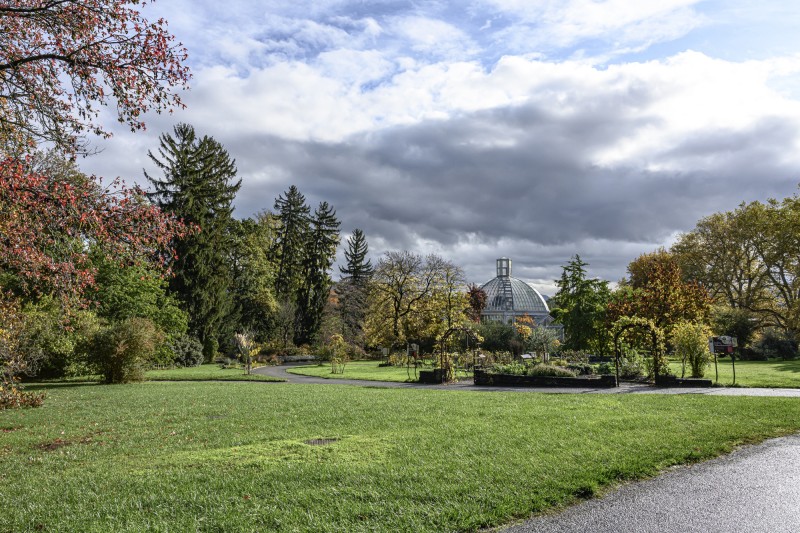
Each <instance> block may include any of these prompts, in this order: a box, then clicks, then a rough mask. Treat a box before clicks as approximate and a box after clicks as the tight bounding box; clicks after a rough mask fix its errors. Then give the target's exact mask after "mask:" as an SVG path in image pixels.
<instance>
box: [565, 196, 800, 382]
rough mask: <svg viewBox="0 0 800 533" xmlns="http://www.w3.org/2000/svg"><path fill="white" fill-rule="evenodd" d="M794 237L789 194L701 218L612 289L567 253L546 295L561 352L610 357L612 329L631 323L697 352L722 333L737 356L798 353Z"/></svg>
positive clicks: (798, 250) (798, 205) (798, 208)
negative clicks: (733, 342) (560, 329)
mask: <svg viewBox="0 0 800 533" xmlns="http://www.w3.org/2000/svg"><path fill="white" fill-rule="evenodd" d="M798 235H800V198H798V197H797V196H796V195H795V196H792V197H789V198H784V199H783V200H780V201H779V200H769V201H767V202H766V203H762V202H752V203H749V204H742V205H740V206H739V207H738V208H737V209H735V210H733V211H728V212H724V213H715V214H713V215H711V216H709V217H706V218H703V219H702V220H700V221H699V222H698V223H697V225H696V227H695V228H694V229H693V230H692V231H689V232H687V233H685V234H683V235H681V236H680V237H679V239H678V240H677V242H676V243H675V244H674V245H673V246H672V247H670V249H668V250H667V249H664V248H661V249H658V250H656V251H654V252H651V253H647V254H643V255H642V256H640V257H638V258H636V259H635V260H633V261H632V262H631V263H630V264H629V265H628V269H627V272H628V275H627V276H626V277H625V278H624V279H622V280H621V281H620V282H619V284H618V286H617V288H616V289H614V290H612V289H611V288H610V285H609V283H608V282H607V281H604V280H598V279H594V278H589V277H588V276H587V270H586V267H587V266H588V264H587V263H586V262H584V261H583V260H581V258H580V257H579V256H575V257H574V258H573V259H572V260H571V261H569V263H568V264H567V265H565V266H564V268H563V273H562V276H561V279H559V280H557V281H556V284H557V286H558V288H559V290H558V293H557V294H556V295H555V297H554V298H553V299H551V300H550V306H551V310H552V314H553V315H554V316H555V317H556V321H557V322H559V323H561V324H563V325H564V328H565V348H567V349H571V350H578V351H585V352H590V353H597V354H609V355H610V354H611V353H612V351H613V349H614V346H613V335H614V333H615V325H617V329H619V327H620V324H629V323H631V321H634V320H639V321H646V322H648V323H649V324H651V325H652V327H654V328H657V329H658V330H659V331H660V332H661V333H662V334H663V338H664V339H663V340H664V348H665V349H666V350H668V351H671V352H672V351H674V350H675V349H676V347H677V346H679V345H681V343H682V342H683V343H685V342H687V338H688V337H691V338H692V339H693V340H692V342H693V343H694V346H695V348H696V351H698V352H699V351H703V350H704V351H705V353H707V349H705V348H703V346H704V343H707V340H708V336H710V335H728V336H732V337H736V338H737V339H738V345H739V349H738V350H737V354H738V356H740V357H745V358H757V359H764V358H768V357H784V358H794V357H797V356H798V335H800V300H798V298H800V261H799V260H798V258H800V240H799V239H798ZM623 345H624V343H623ZM624 346H625V345H624ZM624 346H623V347H624ZM635 358H636V357H635V355H631V359H635ZM643 363H644V362H642V361H639V366H642V364H643ZM633 366H636V365H633ZM641 370H643V371H647V372H652V369H645V368H642V369H641Z"/></svg>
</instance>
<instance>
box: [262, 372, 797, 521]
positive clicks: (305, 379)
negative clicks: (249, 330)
mask: <svg viewBox="0 0 800 533" xmlns="http://www.w3.org/2000/svg"><path fill="white" fill-rule="evenodd" d="M307 364H308V363H299V364H290V365H282V366H262V367H259V368H256V369H254V370H253V373H255V374H264V375H266V376H272V377H276V378H281V379H285V380H286V381H287V382H288V383H308V384H316V385H355V386H361V387H390V388H405V389H441V390H465V391H478V392H528V393H530V392H540V393H541V392H545V393H551V394H587V393H588V394H707V395H711V396H786V397H796V398H800V389H755V388H745V387H654V386H652V385H647V384H644V383H627V382H623V383H622V384H621V385H620V386H619V387H614V388H597V389H596V388H590V387H584V388H559V387H494V386H476V385H474V384H473V383H472V380H467V381H462V382H459V383H448V384H444V385H428V384H424V383H400V382H393V381H369V380H363V379H342V378H330V379H326V378H317V377H312V376H301V375H299V374H291V373H289V372H287V369H289V368H292V367H293V366H302V365H307ZM798 533H800V530H798Z"/></svg>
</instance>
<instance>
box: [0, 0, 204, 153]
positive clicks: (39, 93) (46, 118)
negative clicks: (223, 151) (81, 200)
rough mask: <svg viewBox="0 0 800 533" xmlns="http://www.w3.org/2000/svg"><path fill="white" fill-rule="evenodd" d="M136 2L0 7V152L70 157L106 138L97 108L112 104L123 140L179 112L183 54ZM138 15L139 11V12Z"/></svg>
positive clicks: (48, 0)
mask: <svg viewBox="0 0 800 533" xmlns="http://www.w3.org/2000/svg"><path fill="white" fill-rule="evenodd" d="M139 4H140V2H139V1H138V0H14V1H11V2H3V3H2V4H0V141H2V142H3V145H0V146H2V148H0V151H3V152H5V153H6V155H14V154H19V153H21V152H22V151H25V150H26V149H28V148H30V147H31V146H32V145H33V144H34V143H35V142H38V141H49V142H52V143H54V145H55V146H57V147H59V148H61V149H64V150H66V151H69V152H72V151H74V150H76V149H78V148H80V145H81V142H80V137H81V136H83V135H85V134H86V133H87V132H91V133H94V134H97V135H102V136H106V137H107V136H109V133H108V132H107V131H106V130H105V129H104V128H103V127H102V126H101V125H100V124H98V123H97V122H96V118H97V116H98V114H99V110H98V108H97V107H96V106H98V105H99V106H106V105H108V104H110V103H111V102H112V101H113V102H114V103H115V104H116V108H117V118H118V120H119V121H120V122H123V123H126V124H127V125H128V126H130V128H131V130H139V129H143V128H144V122H143V120H142V116H143V115H144V114H145V113H147V112H148V111H152V110H154V111H157V112H162V111H165V110H169V109H171V108H173V107H181V106H182V103H181V100H180V97H179V96H178V95H177V94H176V93H175V92H174V89H175V88H182V89H185V88H187V84H188V80H189V78H190V75H189V71H188V68H187V67H186V66H184V65H183V64H182V63H183V62H184V61H185V60H186V50H185V49H184V48H183V46H182V45H180V44H175V43H174V37H173V36H172V35H171V34H170V33H169V32H168V31H167V28H166V22H165V21H164V20H163V19H160V20H157V21H154V22H153V21H149V20H147V19H146V18H145V17H144V16H143V15H142V14H141V13H140V12H139V10H138V5H139ZM142 5H144V3H142Z"/></svg>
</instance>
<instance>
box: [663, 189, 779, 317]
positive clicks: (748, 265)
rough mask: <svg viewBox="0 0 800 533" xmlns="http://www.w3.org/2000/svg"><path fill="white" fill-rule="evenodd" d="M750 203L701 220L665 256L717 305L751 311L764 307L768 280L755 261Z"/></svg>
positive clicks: (753, 206) (754, 220)
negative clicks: (670, 254) (696, 283)
mask: <svg viewBox="0 0 800 533" xmlns="http://www.w3.org/2000/svg"><path fill="white" fill-rule="evenodd" d="M757 211H760V209H758V208H757V206H756V204H751V205H749V206H748V205H744V204H743V205H741V206H739V208H738V209H736V210H735V211H729V212H726V213H715V214H713V215H711V216H709V217H706V218H703V219H701V220H700V221H699V222H698V223H697V226H696V227H695V229H693V230H692V231H690V232H688V233H684V234H683V235H681V236H680V238H679V239H678V241H677V242H676V243H675V244H674V245H673V246H672V248H671V250H670V251H671V252H672V253H673V254H674V256H675V258H676V260H677V261H678V263H679V264H680V266H681V271H682V273H683V275H684V278H685V279H686V280H687V281H696V282H698V283H700V284H702V285H703V287H705V288H706V289H707V290H708V292H709V294H710V295H711V297H712V298H713V299H714V300H715V301H716V302H717V303H718V304H722V305H727V306H730V307H733V308H742V309H748V310H750V311H755V310H757V309H762V308H765V307H769V302H770V300H771V295H770V293H769V276H768V272H767V269H766V267H765V265H764V264H763V263H762V261H761V259H760V257H759V248H758V240H759V239H760V236H759V235H758V234H759V229H758V228H759V226H760V225H761V223H760V222H759V219H760V218H761V216H760V213H757Z"/></svg>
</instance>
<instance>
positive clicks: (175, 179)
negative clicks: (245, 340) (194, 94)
mask: <svg viewBox="0 0 800 533" xmlns="http://www.w3.org/2000/svg"><path fill="white" fill-rule="evenodd" d="M173 131H174V136H173V135H170V134H162V135H161V136H160V138H159V140H160V146H159V148H158V156H156V155H154V154H153V153H152V152H148V155H149V156H150V159H151V160H152V161H153V162H154V163H155V164H156V166H157V167H158V168H160V169H161V170H162V171H163V173H164V178H163V179H157V178H154V177H153V176H150V175H149V174H147V173H146V172H145V177H147V179H148V180H149V181H150V183H151V184H152V185H153V188H154V190H153V192H151V193H149V196H150V198H152V199H153V200H154V201H156V202H157V203H158V205H159V206H160V207H161V208H162V209H163V210H164V211H166V212H168V213H171V214H173V215H175V216H178V217H180V218H182V219H183V220H185V221H186V222H188V223H190V224H193V225H195V226H196V227H198V228H199V231H197V232H196V233H193V234H190V235H186V236H184V237H183V238H179V239H177V240H176V241H175V249H176V252H177V253H176V254H175V255H173V256H171V257H169V260H170V264H171V266H172V269H173V272H174V277H173V278H172V279H171V280H170V289H171V290H172V291H173V292H174V293H175V294H176V295H177V296H178V298H179V299H180V300H181V301H182V302H183V305H184V308H185V309H186V311H187V312H188V313H189V330H190V331H191V332H192V333H193V334H194V335H196V336H197V338H198V339H200V342H202V343H203V352H204V354H205V356H206V358H207V359H210V358H212V357H213V356H214V355H215V353H216V351H217V347H218V345H219V337H220V333H221V327H222V322H223V320H224V319H225V318H226V317H227V316H228V315H229V314H230V313H231V312H232V310H233V298H232V295H231V290H230V289H231V285H232V280H231V271H230V267H229V264H228V260H229V257H230V255H231V250H232V247H233V238H232V235H231V234H232V230H233V218H232V216H231V215H232V213H233V206H232V203H233V199H234V197H235V195H236V192H237V191H238V190H239V188H240V187H241V180H238V181H234V179H235V177H236V165H235V162H234V161H233V160H232V159H231V158H230V156H229V155H228V152H227V151H226V150H225V149H224V148H223V147H222V145H221V144H219V143H218V142H217V141H215V140H214V139H213V138H211V137H208V136H205V137H202V138H199V139H198V138H197V136H196V134H195V131H194V128H193V127H192V126H189V125H188V124H179V125H177V126H176V127H175V128H174V130H173Z"/></svg>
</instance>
